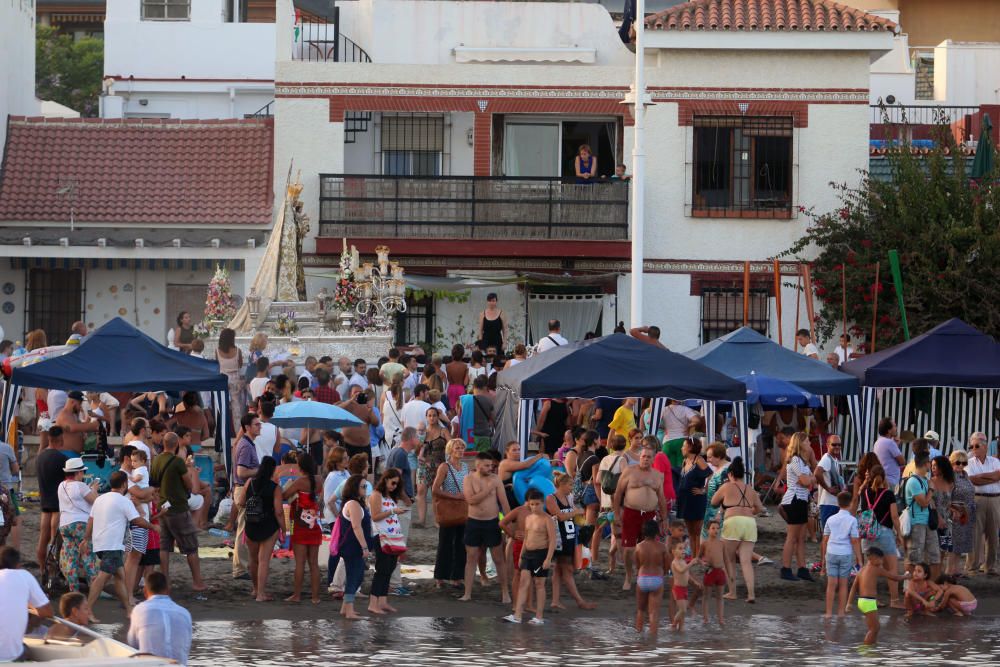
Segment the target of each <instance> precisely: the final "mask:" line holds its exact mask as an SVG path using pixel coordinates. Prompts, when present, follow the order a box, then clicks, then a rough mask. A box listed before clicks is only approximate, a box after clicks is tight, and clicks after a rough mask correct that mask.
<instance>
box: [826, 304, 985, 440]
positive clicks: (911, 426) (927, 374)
mask: <svg viewBox="0 0 1000 667" xmlns="http://www.w3.org/2000/svg"><path fill="white" fill-rule="evenodd" d="M843 369H844V372H846V373H850V374H851V375H853V376H855V377H856V378H858V379H859V380H860V381H861V384H862V385H863V387H864V389H863V392H862V410H861V417H862V423H861V426H860V429H859V431H860V433H861V434H862V437H861V441H862V442H864V443H866V445H867V447H868V448H870V447H871V445H872V443H874V441H875V437H876V428H877V425H878V421H879V419H880V417H885V416H888V417H892V418H893V420H894V421H895V422H896V425H897V426H898V428H899V430H900V431H904V430H911V431H913V432H914V433H915V434H916V435H917V436H920V435H923V432H924V431H925V430H927V429H934V430H935V431H937V432H938V433H939V434H940V435H941V446H942V450H943V451H945V452H950V451H951V450H952V449H955V448H964V445H965V442H966V439H967V438H968V437H969V435H970V434H971V433H972V432H973V431H983V432H985V433H986V435H987V436H988V437H989V438H990V439H991V440H992V439H993V438H995V437H996V436H997V434H998V430H1000V429H998V428H997V400H998V398H1000V344H997V342H996V341H995V340H994V339H993V338H992V337H991V336H987V335H986V334H984V333H983V332H981V331H979V330H978V329H976V328H975V327H973V326H971V325H969V324H966V323H965V322H963V321H962V320H960V319H957V318H955V319H951V320H948V321H947V322H944V323H942V324H939V325H938V326H936V327H934V328H933V329H931V330H930V331H928V332H927V333H924V334H921V335H919V336H917V337H916V338H913V339H912V340H909V341H906V342H905V343H900V344H899V345H896V346H895V347H890V348H887V349H885V350H882V351H881V352H876V353H875V354H869V355H867V356H864V357H861V358H860V359H856V360H854V361H851V362H848V363H847V364H845V365H844V367H843Z"/></svg>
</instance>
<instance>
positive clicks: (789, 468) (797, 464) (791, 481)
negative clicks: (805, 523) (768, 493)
mask: <svg viewBox="0 0 1000 667" xmlns="http://www.w3.org/2000/svg"><path fill="white" fill-rule="evenodd" d="M811 472H812V471H811V470H809V466H808V465H806V462H805V461H803V460H802V459H801V458H800V457H798V456H794V457H792V460H791V461H789V462H788V465H786V466H785V483H786V484H787V485H788V490H787V491H785V495H783V496H782V497H781V504H782V505H788V504H789V503H791V502H792V500H794V499H796V498H798V499H799V500H809V489H807V488H806V487H804V486H802V485H801V484H799V476H800V475H808V474H810V473H811Z"/></svg>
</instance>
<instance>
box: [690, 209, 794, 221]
mask: <svg viewBox="0 0 1000 667" xmlns="http://www.w3.org/2000/svg"><path fill="white" fill-rule="evenodd" d="M691 217H692V218H744V219H751V220H791V219H792V212H791V211H790V210H788V209H759V210H736V209H725V208H708V209H698V208H692V209H691Z"/></svg>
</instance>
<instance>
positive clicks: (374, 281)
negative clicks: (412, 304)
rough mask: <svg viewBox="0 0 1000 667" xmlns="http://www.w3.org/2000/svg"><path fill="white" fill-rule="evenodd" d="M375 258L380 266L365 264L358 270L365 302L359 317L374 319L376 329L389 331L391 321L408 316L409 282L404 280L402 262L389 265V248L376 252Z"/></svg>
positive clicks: (381, 246) (383, 247)
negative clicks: (407, 295) (406, 313)
mask: <svg viewBox="0 0 1000 667" xmlns="http://www.w3.org/2000/svg"><path fill="white" fill-rule="evenodd" d="M375 255H376V257H377V259H378V266H375V265H373V264H372V263H371V262H365V263H364V264H362V265H361V266H360V267H359V268H358V271H357V281H358V291H359V293H360V297H361V298H360V300H359V301H358V305H357V307H356V310H357V313H358V315H373V316H374V319H375V326H376V327H378V328H379V329H387V328H388V327H389V322H390V318H391V317H393V316H394V315H395V314H396V313H405V312H406V281H405V280H403V267H401V266H400V265H399V263H398V262H390V261H389V248H388V247H387V246H384V245H380V246H378V247H377V248H375Z"/></svg>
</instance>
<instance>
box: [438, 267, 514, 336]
mask: <svg viewBox="0 0 1000 667" xmlns="http://www.w3.org/2000/svg"><path fill="white" fill-rule="evenodd" d="M473 273H475V275H488V272H484V273H479V272H473ZM462 275H469V273H468V272H465V271H463V272H462ZM494 275H495V274H494ZM490 292H494V293H496V295H497V305H499V306H500V309H501V310H502V311H503V314H504V318H505V321H506V323H507V336H508V339H509V341H510V344H509V345H508V346H507V347H508V348H509V349H513V348H514V345H516V344H517V343H523V342H524V341H525V329H524V292H523V291H521V290H520V289H518V287H517V285H494V286H491V287H482V288H476V289H472V290H469V298H468V300H467V301H466V302H465V303H452V302H450V301H448V300H447V299H437V298H436V299H435V300H434V326H435V328H436V329H438V330H439V331H440V333H441V334H442V335H441V336H438V337H437V340H436V341H435V342H436V343H437V344H438V345H439V346H440V350H439V351H440V352H441V353H442V354H448V353H449V352H450V351H451V346H452V345H454V344H455V343H462V344H463V345H465V346H466V348H468V347H469V345H470V344H471V343H472V342H473V341H475V340H476V339H477V338H478V337H479V332H478V328H479V314H480V313H481V312H483V308H484V307H485V306H486V295H487V294H489V293H490Z"/></svg>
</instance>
